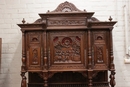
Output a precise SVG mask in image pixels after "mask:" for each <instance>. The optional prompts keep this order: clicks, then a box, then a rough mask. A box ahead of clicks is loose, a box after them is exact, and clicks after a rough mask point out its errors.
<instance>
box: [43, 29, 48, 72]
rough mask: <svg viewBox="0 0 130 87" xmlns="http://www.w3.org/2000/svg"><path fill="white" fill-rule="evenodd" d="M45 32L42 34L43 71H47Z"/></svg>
mask: <svg viewBox="0 0 130 87" xmlns="http://www.w3.org/2000/svg"><path fill="white" fill-rule="evenodd" d="M46 40H47V39H46V31H44V32H43V44H44V45H43V50H44V53H43V54H44V55H43V56H44V57H43V61H44V70H47V46H46V43H47V41H46Z"/></svg>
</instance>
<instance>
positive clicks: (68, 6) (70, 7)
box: [52, 1, 81, 12]
mask: <svg viewBox="0 0 130 87" xmlns="http://www.w3.org/2000/svg"><path fill="white" fill-rule="evenodd" d="M52 12H81V10H79V9H77V8H76V6H75V5H74V4H72V3H69V2H67V1H66V2H64V3H61V4H60V5H59V6H58V7H57V8H56V9H55V10H54V11H52Z"/></svg>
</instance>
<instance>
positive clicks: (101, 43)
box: [92, 30, 109, 69]
mask: <svg viewBox="0 0 130 87" xmlns="http://www.w3.org/2000/svg"><path fill="white" fill-rule="evenodd" d="M108 35H109V34H108V31H105V30H104V31H101V30H99V31H93V32H92V37H93V38H92V39H93V40H92V53H93V55H92V58H93V65H94V69H107V68H108V47H109V43H108V42H109V37H108Z"/></svg>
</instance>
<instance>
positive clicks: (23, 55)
mask: <svg viewBox="0 0 130 87" xmlns="http://www.w3.org/2000/svg"><path fill="white" fill-rule="evenodd" d="M25 56H26V54H25V33H24V31H22V66H21V71H23V72H25V71H26V59H25Z"/></svg>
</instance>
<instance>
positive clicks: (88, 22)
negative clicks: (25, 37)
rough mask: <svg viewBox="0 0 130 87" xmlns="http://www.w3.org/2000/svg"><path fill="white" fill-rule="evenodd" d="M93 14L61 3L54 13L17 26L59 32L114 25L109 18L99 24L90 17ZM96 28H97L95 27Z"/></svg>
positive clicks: (42, 15) (51, 12)
mask: <svg viewBox="0 0 130 87" xmlns="http://www.w3.org/2000/svg"><path fill="white" fill-rule="evenodd" d="M93 14H94V12H87V11H86V10H84V11H81V10H79V9H78V8H77V7H76V6H75V5H74V4H72V3H69V2H67V1H66V2H64V3H61V4H60V5H59V6H58V7H57V8H56V9H55V10H54V11H48V12H47V13H40V14H39V16H40V17H41V18H40V19H37V20H36V21H35V22H34V23H30V24H29V23H27V24H26V22H25V20H24V19H23V21H22V22H23V24H18V26H20V27H21V28H22V30H23V31H24V30H35V29H36V30H55V29H56V30H57V29H58V30H59V29H88V27H89V29H90V28H94V29H95V28H96V29H97V28H100V29H101V28H112V27H113V25H114V24H115V23H116V22H115V21H112V18H111V17H110V18H109V20H110V21H108V22H101V21H99V20H98V19H97V18H95V17H92V16H93ZM97 26H98V27H97Z"/></svg>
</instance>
